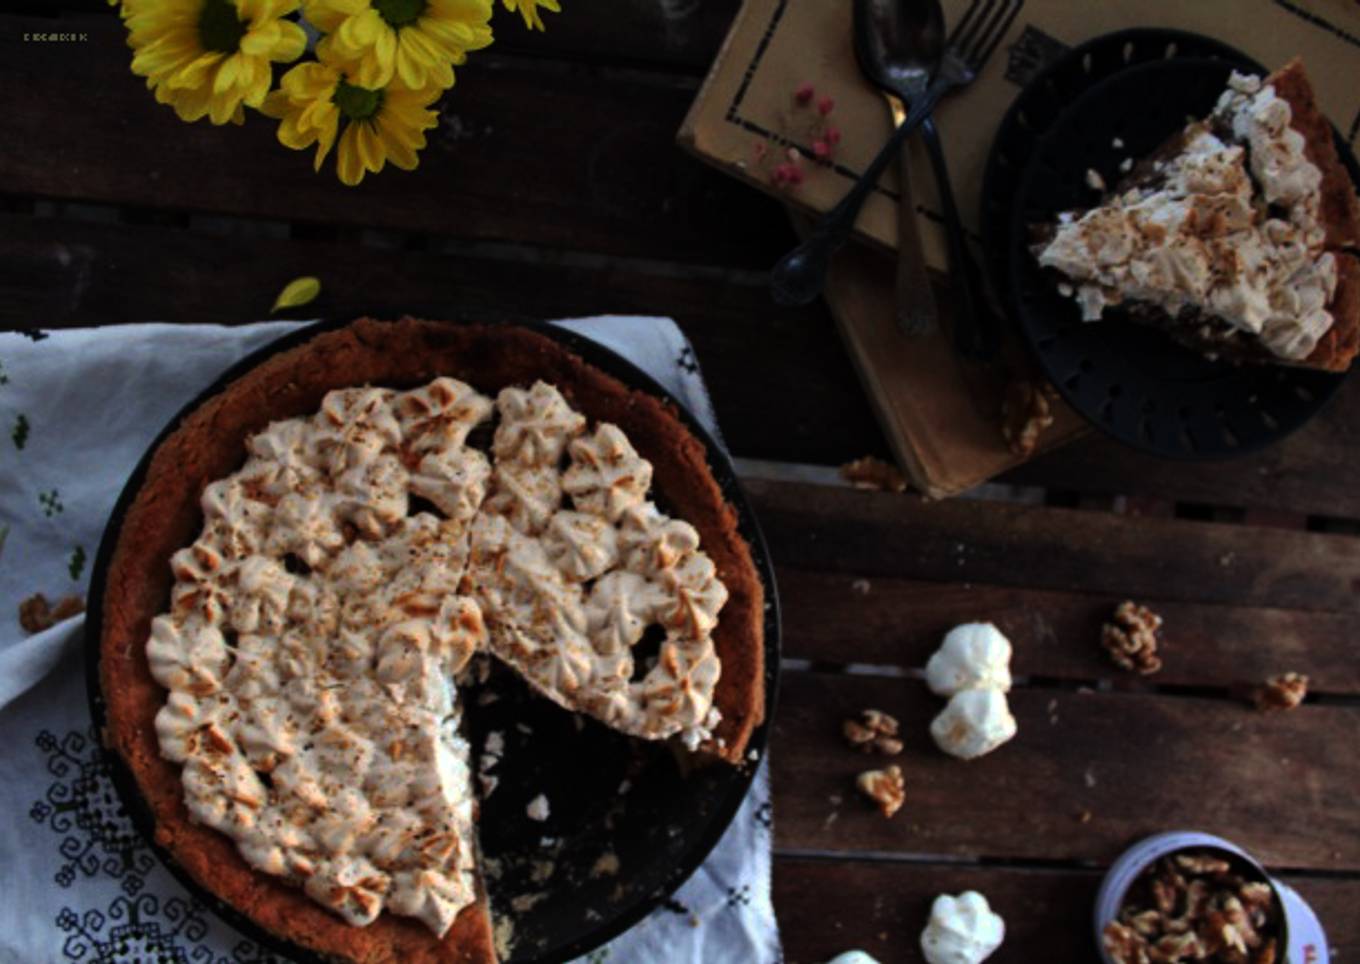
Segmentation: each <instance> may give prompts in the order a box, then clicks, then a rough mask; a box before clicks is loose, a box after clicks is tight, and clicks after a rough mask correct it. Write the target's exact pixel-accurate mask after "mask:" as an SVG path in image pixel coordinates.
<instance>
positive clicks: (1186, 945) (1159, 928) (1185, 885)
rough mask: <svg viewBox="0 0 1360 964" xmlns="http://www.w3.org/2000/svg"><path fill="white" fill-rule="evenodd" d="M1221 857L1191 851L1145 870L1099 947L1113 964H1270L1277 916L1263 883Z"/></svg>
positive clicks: (1274, 950) (1233, 860)
mask: <svg viewBox="0 0 1360 964" xmlns="http://www.w3.org/2000/svg"><path fill="white" fill-rule="evenodd" d="M1253 873H1256V871H1255V870H1254V869H1252V868H1249V867H1248V866H1247V865H1246V864H1245V863H1243V862H1240V861H1237V860H1236V858H1232V857H1230V856H1229V855H1227V854H1223V853H1221V852H1214V851H1205V850H1191V851H1184V852H1181V853H1177V854H1173V855H1172V856H1170V857H1164V858H1162V859H1161V860H1158V861H1156V862H1155V863H1153V864H1151V865H1150V866H1148V867H1147V868H1146V869H1145V870H1143V872H1142V873H1141V874H1139V876H1138V878H1137V879H1136V880H1135V881H1134V883H1133V884H1132V885H1131V886H1130V887H1129V890H1128V893H1127V894H1126V895H1125V897H1124V903H1123V906H1122V907H1121V908H1120V911H1119V914H1118V916H1117V918H1116V919H1115V920H1113V921H1111V922H1110V923H1109V924H1107V925H1106V927H1105V930H1104V932H1103V935H1102V941H1103V943H1104V945H1105V949H1106V951H1107V952H1108V953H1109V955H1110V957H1111V959H1113V960H1114V961H1115V962H1116V964H1163V962H1168V964H1170V962H1178V961H1210V962H1221V964H1277V956H1278V951H1277V948H1278V941H1279V938H1278V930H1279V922H1280V916H1281V911H1280V908H1279V905H1278V902H1277V900H1276V898H1275V892H1274V890H1273V889H1272V888H1271V886H1270V884H1268V883H1267V882H1266V881H1264V880H1261V879H1251V878H1250V874H1253Z"/></svg>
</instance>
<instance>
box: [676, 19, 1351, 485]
mask: <svg viewBox="0 0 1360 964" xmlns="http://www.w3.org/2000/svg"><path fill="white" fill-rule="evenodd" d="M967 4H968V0H944V8H945V19H946V21H947V22H948V23H954V22H956V21H957V20H958V18H959V17H960V15H961V13H962V11H963V10H964V9H966V7H967ZM850 20H851V4H850V3H848V2H844V0H838V2H829V0H803V2H800V3H793V2H790V0H747V2H746V3H745V4H744V5H743V7H742V10H741V12H740V13H739V14H738V16H737V18H736V20H735V22H734V24H733V27H732V30H731V33H730V34H729V36H728V38H727V41H726V43H725V44H724V45H723V48H722V50H721V51H720V53H719V55H718V58H717V60H716V61H715V63H714V65H713V68H712V71H711V72H710V74H709V77H708V79H707V81H706V82H705V84H704V86H703V88H702V90H701V91H700V94H699V97H698V98H697V100H696V101H695V104H694V106H693V108H692V109H691V111H690V114H689V116H688V118H686V121H685V124H684V127H683V128H682V129H681V131H680V141H681V143H682V144H683V145H684V146H685V147H686V148H687V149H689V150H691V151H693V152H694V153H695V154H697V155H698V156H699V157H701V158H703V159H704V160H706V161H708V162H709V163H712V164H714V165H717V166H718V167H720V168H722V169H723V170H725V171H727V172H728V173H730V174H732V175H733V176H735V177H739V178H742V179H743V180H745V181H747V182H749V183H750V184H752V185H753V186H755V187H758V188H760V189H761V190H764V191H767V192H770V193H774V194H776V195H777V196H779V197H781V199H783V200H785V201H787V202H788V203H789V204H790V206H791V207H793V208H795V209H798V210H800V211H801V212H803V213H804V214H809V213H812V214H815V213H820V212H822V211H826V210H828V209H829V208H830V207H831V206H832V205H834V204H835V203H836V201H837V200H839V199H840V197H841V196H842V195H843V194H844V193H845V191H846V190H847V189H848V188H849V186H850V185H851V183H853V180H854V179H855V178H856V177H857V176H858V174H859V172H860V171H861V170H862V169H863V168H864V166H866V165H867V164H868V162H869V160H870V159H871V158H872V157H873V156H874V154H875V152H876V151H877V150H878V148H879V147H880V146H881V145H882V143H883V142H884V140H886V138H887V137H888V134H889V132H890V120H889V117H888V112H887V110H886V107H885V106H884V103H883V100H882V97H881V95H880V94H879V93H878V91H877V90H875V89H874V88H873V87H871V86H870V85H869V83H868V82H867V81H865V80H864V79H863V78H862V77H861V75H860V72H859V68H858V65H857V64H856V62H855V57H854V51H853V48H852V44H851V35H850ZM1138 26H1141V27H1148V26H1156V27H1168V28H1175V29H1181V30H1189V31H1193V32H1196V33H1201V34H1205V35H1207V36H1211V37H1214V38H1217V39H1219V40H1221V41H1223V42H1225V43H1228V44H1230V45H1232V46H1235V47H1237V48H1239V49H1241V50H1242V51H1244V52H1245V53H1246V54H1248V55H1249V56H1251V57H1254V58H1255V59H1257V60H1259V61H1260V62H1262V63H1264V64H1267V65H1272V66H1274V65H1279V64H1282V63H1284V62H1286V61H1287V60H1289V59H1290V58H1291V57H1294V56H1301V57H1302V58H1303V60H1304V62H1305V63H1306V64H1307V65H1308V71H1309V75H1310V77H1311V78H1312V80H1313V83H1314V87H1315V89H1316V92H1317V96H1318V102H1319V105H1320V106H1321V108H1322V110H1323V112H1324V113H1325V114H1326V115H1327V116H1328V117H1330V118H1331V119H1332V120H1333V121H1334V122H1336V123H1337V124H1338V125H1339V126H1341V129H1342V132H1343V134H1344V135H1346V136H1347V137H1348V138H1349V139H1350V141H1351V142H1352V143H1354V142H1355V140H1356V137H1357V135H1358V134H1360V87H1358V86H1356V85H1355V84H1354V82H1353V80H1354V76H1355V68H1356V66H1357V64H1360V3H1356V2H1355V0H1195V2H1193V3H1184V2H1180V0H1139V2H1132V0H1104V2H1101V3H1071V2H1069V0H1026V3H1025V6H1024V8H1023V9H1022V10H1021V12H1020V15H1019V16H1018V17H1017V18H1016V20H1015V22H1014V24H1013V25H1012V27H1011V30H1010V33H1009V34H1008V36H1007V37H1006V38H1005V40H1004V41H1003V42H1002V44H1001V46H1000V48H999V49H998V51H997V53H996V55H995V56H994V57H993V58H992V61H991V63H989V64H988V65H987V68H986V69H985V70H984V71H983V72H982V74H981V76H980V77H979V78H978V80H977V81H976V82H975V83H974V84H972V85H971V86H970V87H968V88H966V89H964V90H963V91H961V92H959V93H957V94H954V95H951V96H950V97H949V98H947V99H946V100H945V101H944V102H943V103H942V104H941V105H940V107H939V108H938V110H937V111H936V116H937V118H938V119H939V124H940V132H941V136H942V138H943V140H944V148H945V153H946V155H947V157H948V159H949V166H950V173H951V176H952V179H953V182H954V190H955V192H956V194H957V199H958V204H959V209H960V212H961V213H962V216H963V219H964V224H965V227H966V228H967V229H968V230H969V232H970V233H971V234H972V235H973V236H974V240H975V241H976V240H977V239H976V234H977V230H978V227H977V221H978V208H979V196H980V192H981V188H982V175H983V170H984V168H985V166H986V161H987V155H988V152H989V150H990V148H991V144H992V138H993V136H994V135H995V133H996V130H997V127H998V125H999V124H1000V122H1001V118H1002V116H1003V115H1004V113H1005V111H1006V109H1007V108H1008V107H1009V106H1010V104H1011V102H1012V100H1013V99H1014V97H1015V95H1016V94H1017V93H1018V92H1019V90H1020V89H1021V87H1023V86H1024V84H1025V83H1027V82H1028V80H1029V79H1030V78H1032V77H1033V76H1034V75H1035V74H1036V73H1037V72H1038V71H1039V70H1040V69H1042V67H1043V66H1045V65H1046V64H1048V63H1050V62H1052V61H1053V60H1054V59H1055V58H1057V57H1059V56H1061V55H1062V54H1063V53H1064V52H1065V51H1066V50H1067V49H1069V48H1070V47H1071V46H1074V45H1076V44H1079V43H1082V42H1084V41H1086V40H1089V39H1091V38H1093V37H1095V36H1098V35H1100V34H1104V33H1109V32H1111V31H1114V30H1120V29H1124V28H1127V27H1138ZM808 84H811V85H812V86H813V87H814V88H815V92H816V93H815V96H814V98H813V100H812V102H811V104H809V105H802V104H799V103H798V101H797V99H796V98H795V96H794V94H795V91H797V90H798V88H800V87H802V86H804V85H808ZM822 98H831V102H832V103H834V107H833V109H832V112H831V113H830V114H828V115H825V117H823V116H822V115H821V114H820V112H819V111H818V110H817V104H818V102H819V101H821V99H822ZM828 125H831V126H834V127H835V128H836V129H837V133H838V134H839V140H838V143H836V144H835V145H834V146H833V148H832V157H831V163H830V164H829V165H825V166H823V165H818V164H815V163H813V161H812V158H813V157H814V144H815V141H817V140H819V139H820V140H823V141H825V140H826V138H825V133H826V128H827V126H828ZM790 149H793V150H794V151H796V152H798V153H799V156H800V157H803V158H805V160H804V161H803V162H802V164H801V165H800V166H801V168H802V170H803V172H804V176H803V180H802V183H800V184H797V185H796V186H795V185H788V184H776V183H775V181H776V177H775V173H774V172H775V168H776V166H777V165H778V164H780V163H783V162H784V161H785V160H786V155H787V152H788V151H789V150H790ZM908 149H909V150H910V151H911V162H912V164H911V166H912V169H913V171H914V172H915V173H914V176H913V182H912V191H913V194H914V196H915V200H916V202H917V214H918V218H919V226H920V234H921V238H922V243H923V246H924V249H925V253H926V260H927V263H928V264H929V265H930V266H931V267H932V268H934V269H936V270H939V271H943V270H945V267H946V253H945V252H946V246H945V241H944V234H943V230H942V227H941V224H940V222H939V218H938V215H937V214H936V213H935V212H936V210H937V209H938V200H937V196H936V191H935V183H934V179H933V178H932V177H931V174H930V168H929V164H928V162H927V159H926V157H925V152H924V150H923V149H922V147H921V145H920V143H919V142H918V141H916V140H915V139H913V141H911V142H909V146H908ZM897 190H898V168H897V166H896V165H891V166H890V167H889V169H888V172H887V173H886V174H885V175H884V176H883V178H882V179H881V180H880V182H879V186H878V190H877V191H875V192H874V194H873V195H871V197H870V199H869V201H868V202H867V204H866V205H865V209H864V212H863V213H862V215H861V217H860V220H859V222H858V225H857V232H858V235H859V237H860V239H861V240H863V241H866V242H868V244H869V246H870V247H877V248H879V249H881V251H890V250H891V249H892V248H894V247H895V245H896V241H897V211H896V203H897V199H898V194H897ZM892 271H893V265H892V262H891V260H889V259H888V258H886V257H883V256H882V255H881V254H876V253H875V252H873V251H870V250H868V249H867V248H860V249H847V250H846V251H845V252H843V253H842V255H841V257H840V259H839V261H838V263H837V266H836V269H835V270H834V271H833V273H832V276H831V279H830V282H829V284H828V289H827V299H828V301H829V303H830V306H831V310H832V313H833V315H834V316H835V317H836V320H837V323H838V325H839V326H840V328H841V330H842V333H843V335H844V336H845V339H846V343H847V347H848V349H849V350H850V352H851V355H852V357H854V359H855V361H856V363H857V365H858V366H859V369H860V372H861V375H862V377H863V379H864V381H865V385H866V389H867V390H868V391H869V393H870V396H871V397H872V398H873V400H874V401H875V403H876V405H877V408H878V411H879V414H880V419H881V421H882V423H883V427H884V430H885V433H886V434H887V436H888V439H889V442H890V443H891V444H892V446H893V449H894V452H895V454H896V455H897V456H898V460H899V462H900V463H901V464H902V467H903V469H904V470H906V471H907V472H908V473H909V474H910V476H911V478H912V481H913V482H914V483H915V484H916V486H917V487H918V488H920V489H921V490H922V491H925V492H927V493H928V494H930V495H936V496H941V495H949V494H953V493H956V492H959V491H962V490H963V489H965V488H968V487H970V486H972V485H975V484H977V483H979V482H982V481H984V480H986V479H988V478H990V477H992V476H994V475H996V474H997V473H999V472H1002V471H1005V470H1006V469H1007V468H1010V467H1011V466H1013V465H1015V464H1016V463H1017V462H1019V461H1021V459H1020V458H1019V457H1017V456H1016V455H1014V454H1013V453H1012V452H1011V451H1010V450H1009V448H1008V447H1007V445H1006V443H1005V441H1004V440H1003V438H1002V436H1001V432H1000V402H999V399H1000V398H1001V397H1002V395H1003V394H1004V392H1005V390H1006V383H1007V382H1008V381H1009V380H1010V379H1011V378H1012V377H1014V376H1016V375H1019V376H1021V377H1023V376H1024V375H1025V374H1026V369H1025V364H1026V363H1025V361H1024V360H1023V353H1022V352H1020V351H1018V350H1017V349H1016V346H1014V345H1011V346H1009V348H1008V352H1007V357H1008V358H1010V359H1011V365H1010V366H1009V367H1005V368H1002V369H999V370H985V369H977V368H973V367H971V366H966V365H963V364H961V363H959V362H958V361H956V360H955V359H954V358H953V355H952V353H951V352H950V351H949V349H948V346H947V340H946V338H945V336H942V335H941V336H932V337H931V338H929V339H925V340H921V341H912V340H908V339H904V338H902V337H900V336H898V335H897V334H896V332H895V331H894V330H893V328H894V323H893V319H892V304H893V301H892V299H893V292H892ZM942 297H943V296H942ZM1054 410H1055V411H1054V414H1055V418H1056V421H1055V424H1054V426H1053V427H1052V428H1050V429H1048V430H1047V431H1045V432H1044V433H1043V434H1042V436H1041V437H1040V442H1039V445H1038V447H1037V449H1036V451H1038V452H1041V451H1043V450H1045V449H1047V448H1051V447H1053V446H1054V445H1057V444H1061V443H1062V442H1064V441H1066V440H1069V439H1071V438H1073V437H1075V436H1076V435H1078V434H1080V433H1081V432H1082V430H1083V429H1082V423H1081V421H1080V419H1079V418H1078V416H1076V415H1075V414H1073V413H1072V412H1070V410H1068V409H1067V408H1066V407H1065V406H1063V405H1062V404H1061V403H1059V404H1056V405H1055V406H1054Z"/></svg>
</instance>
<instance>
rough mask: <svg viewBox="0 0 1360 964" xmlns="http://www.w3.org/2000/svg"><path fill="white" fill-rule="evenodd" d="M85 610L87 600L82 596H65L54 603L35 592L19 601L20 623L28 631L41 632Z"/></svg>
mask: <svg viewBox="0 0 1360 964" xmlns="http://www.w3.org/2000/svg"><path fill="white" fill-rule="evenodd" d="M84 611H85V600H84V599H83V598H82V597H80V596H75V595H73V596H64V597H63V598H61V599H60V600H58V601H57V603H56V605H53V604H52V603H50V602H48V600H47V597H46V596H44V595H43V594H42V593H40V592H35V593H34V594H33V595H31V596H29V597H28V598H27V599H25V600H24V601H23V602H21V603H19V625H20V626H22V627H23V630H24V632H26V633H40V632H42V631H43V630H45V629H51V628H52V627H53V626H55V625H56V624H57V623H59V622H61V621H62V620H63V619H70V618H71V617H72V616H77V615H79V614H80V613H83V612H84Z"/></svg>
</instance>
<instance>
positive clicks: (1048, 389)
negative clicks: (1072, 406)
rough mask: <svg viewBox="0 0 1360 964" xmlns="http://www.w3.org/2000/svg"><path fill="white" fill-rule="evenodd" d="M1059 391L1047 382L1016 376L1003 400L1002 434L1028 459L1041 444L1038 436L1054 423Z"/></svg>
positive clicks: (1008, 442) (1015, 451)
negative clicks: (1055, 404)
mask: <svg viewBox="0 0 1360 964" xmlns="http://www.w3.org/2000/svg"><path fill="white" fill-rule="evenodd" d="M1057 397H1058V393H1057V391H1056V390H1055V389H1054V388H1053V386H1052V385H1050V384H1049V383H1048V382H1041V381H1033V380H1031V379H1028V378H1017V379H1014V380H1013V381H1012V382H1011V383H1010V384H1009V385H1007V386H1006V397H1005V399H1004V400H1003V401H1002V403H1001V437H1002V438H1003V439H1005V440H1006V444H1007V445H1008V446H1010V450H1011V451H1012V452H1013V453H1014V454H1016V455H1018V456H1020V458H1022V459H1027V458H1029V457H1030V456H1031V455H1033V454H1034V450H1035V448H1036V447H1038V445H1039V435H1040V434H1041V433H1042V432H1043V430H1044V429H1046V428H1048V427H1049V426H1050V425H1052V424H1053V401H1054V400H1055V399H1056V398H1057Z"/></svg>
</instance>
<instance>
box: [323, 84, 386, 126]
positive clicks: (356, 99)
mask: <svg viewBox="0 0 1360 964" xmlns="http://www.w3.org/2000/svg"><path fill="white" fill-rule="evenodd" d="M331 101H332V102H333V103H334V104H335V106H336V107H339V108H340V113H342V114H344V115H345V118H346V119H347V120H352V121H365V120H368V119H369V118H371V117H372V116H373V115H374V114H376V113H377V112H378V108H380V107H382V102H383V92H382V91H380V90H369V89H368V88H367V87H355V86H354V85H353V84H351V83H349V82H347V81H346V80H344V79H343V78H342V79H341V81H340V83H339V84H337V85H336V87H335V93H334V94H333V95H332V96H331Z"/></svg>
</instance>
